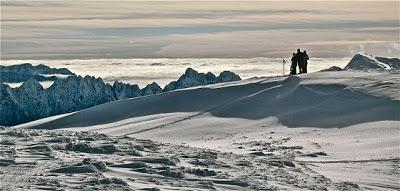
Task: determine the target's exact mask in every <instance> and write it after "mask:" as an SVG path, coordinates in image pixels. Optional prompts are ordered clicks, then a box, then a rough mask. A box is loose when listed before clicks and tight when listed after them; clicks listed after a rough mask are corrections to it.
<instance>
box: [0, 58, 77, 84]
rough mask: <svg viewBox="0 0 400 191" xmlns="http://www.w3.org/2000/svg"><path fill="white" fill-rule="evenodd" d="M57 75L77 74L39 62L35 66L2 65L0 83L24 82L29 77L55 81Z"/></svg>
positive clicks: (26, 64) (27, 64)
mask: <svg viewBox="0 0 400 191" xmlns="http://www.w3.org/2000/svg"><path fill="white" fill-rule="evenodd" d="M57 75H65V76H70V75H75V74H74V73H72V72H71V71H69V70H68V69H66V68H50V67H48V66H46V65H43V64H39V65H37V66H33V65H32V64H30V63H24V64H19V65H11V66H0V83H5V82H6V83H13V82H24V81H27V80H29V79H35V80H37V81H54V80H56V79H57Z"/></svg>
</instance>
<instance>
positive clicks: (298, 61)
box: [296, 49, 304, 74]
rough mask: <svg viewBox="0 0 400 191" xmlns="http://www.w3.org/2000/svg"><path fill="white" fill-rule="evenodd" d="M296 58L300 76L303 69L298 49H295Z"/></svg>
mask: <svg viewBox="0 0 400 191" xmlns="http://www.w3.org/2000/svg"><path fill="white" fill-rule="evenodd" d="M296 58H297V64H298V65H299V74H301V73H303V68H304V55H303V53H302V52H301V51H300V49H297V53H296Z"/></svg>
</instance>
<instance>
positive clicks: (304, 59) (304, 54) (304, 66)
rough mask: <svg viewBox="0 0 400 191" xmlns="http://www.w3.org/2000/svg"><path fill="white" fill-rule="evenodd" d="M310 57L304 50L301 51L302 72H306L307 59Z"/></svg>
mask: <svg viewBox="0 0 400 191" xmlns="http://www.w3.org/2000/svg"><path fill="white" fill-rule="evenodd" d="M309 59H310V58H309V57H308V55H307V52H306V51H305V50H304V51H303V62H304V63H303V69H302V71H303V73H307V65H308V60H309Z"/></svg>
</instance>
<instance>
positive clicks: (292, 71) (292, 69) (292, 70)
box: [290, 52, 297, 75]
mask: <svg viewBox="0 0 400 191" xmlns="http://www.w3.org/2000/svg"><path fill="white" fill-rule="evenodd" d="M291 61H292V64H291V65H290V75H296V74H297V70H296V68H297V57H296V53H294V52H293V56H292V59H291Z"/></svg>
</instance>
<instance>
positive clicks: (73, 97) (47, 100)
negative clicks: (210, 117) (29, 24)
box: [0, 68, 240, 126]
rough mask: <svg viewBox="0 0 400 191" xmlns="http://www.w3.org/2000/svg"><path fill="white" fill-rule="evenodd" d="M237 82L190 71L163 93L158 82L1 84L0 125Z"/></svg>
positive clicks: (78, 78) (68, 80) (227, 75)
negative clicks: (143, 84) (140, 97)
mask: <svg viewBox="0 0 400 191" xmlns="http://www.w3.org/2000/svg"><path fill="white" fill-rule="evenodd" d="M236 80H240V77H239V76H238V75H236V74H235V73H233V72H227V71H225V72H222V73H221V74H220V75H219V76H218V77H216V76H215V75H214V74H212V73H207V74H203V73H198V72H197V71H195V70H193V69H191V68H188V69H187V70H186V72H185V74H183V75H182V76H181V77H180V78H179V79H178V80H177V81H174V82H171V83H170V84H168V85H167V86H166V87H165V88H164V89H162V88H161V87H160V86H159V85H158V84H157V83H155V82H153V83H151V84H148V85H147V86H146V87H144V88H143V89H140V88H139V86H138V85H130V84H125V83H122V82H115V83H114V84H113V85H110V84H107V83H105V82H104V81H103V80H102V79H101V78H95V77H91V76H85V77H81V76H76V75H71V76H69V77H68V78H66V79H57V80H55V81H54V83H53V84H52V85H51V86H50V87H49V88H47V89H44V88H43V87H42V86H41V85H40V83H39V82H38V81H37V80H35V79H33V78H30V79H29V80H27V81H25V82H24V83H23V84H22V85H21V86H20V87H18V88H10V87H9V86H8V85H5V84H0V98H1V99H0V125H5V126H10V125H17V124H21V123H25V122H29V121H32V120H36V119H40V118H44V117H48V116H53V115H57V114H62V113H68V112H73V111H78V110H82V109H85V108H89V107H92V106H95V105H98V104H102V103H106V102H110V101H115V100H119V99H125V98H134V97H138V96H147V95H153V94H158V93H161V92H166V91H171V90H176V89H181V88H188V87H193V86H200V85H207V84H214V83H219V82H230V81H236Z"/></svg>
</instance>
